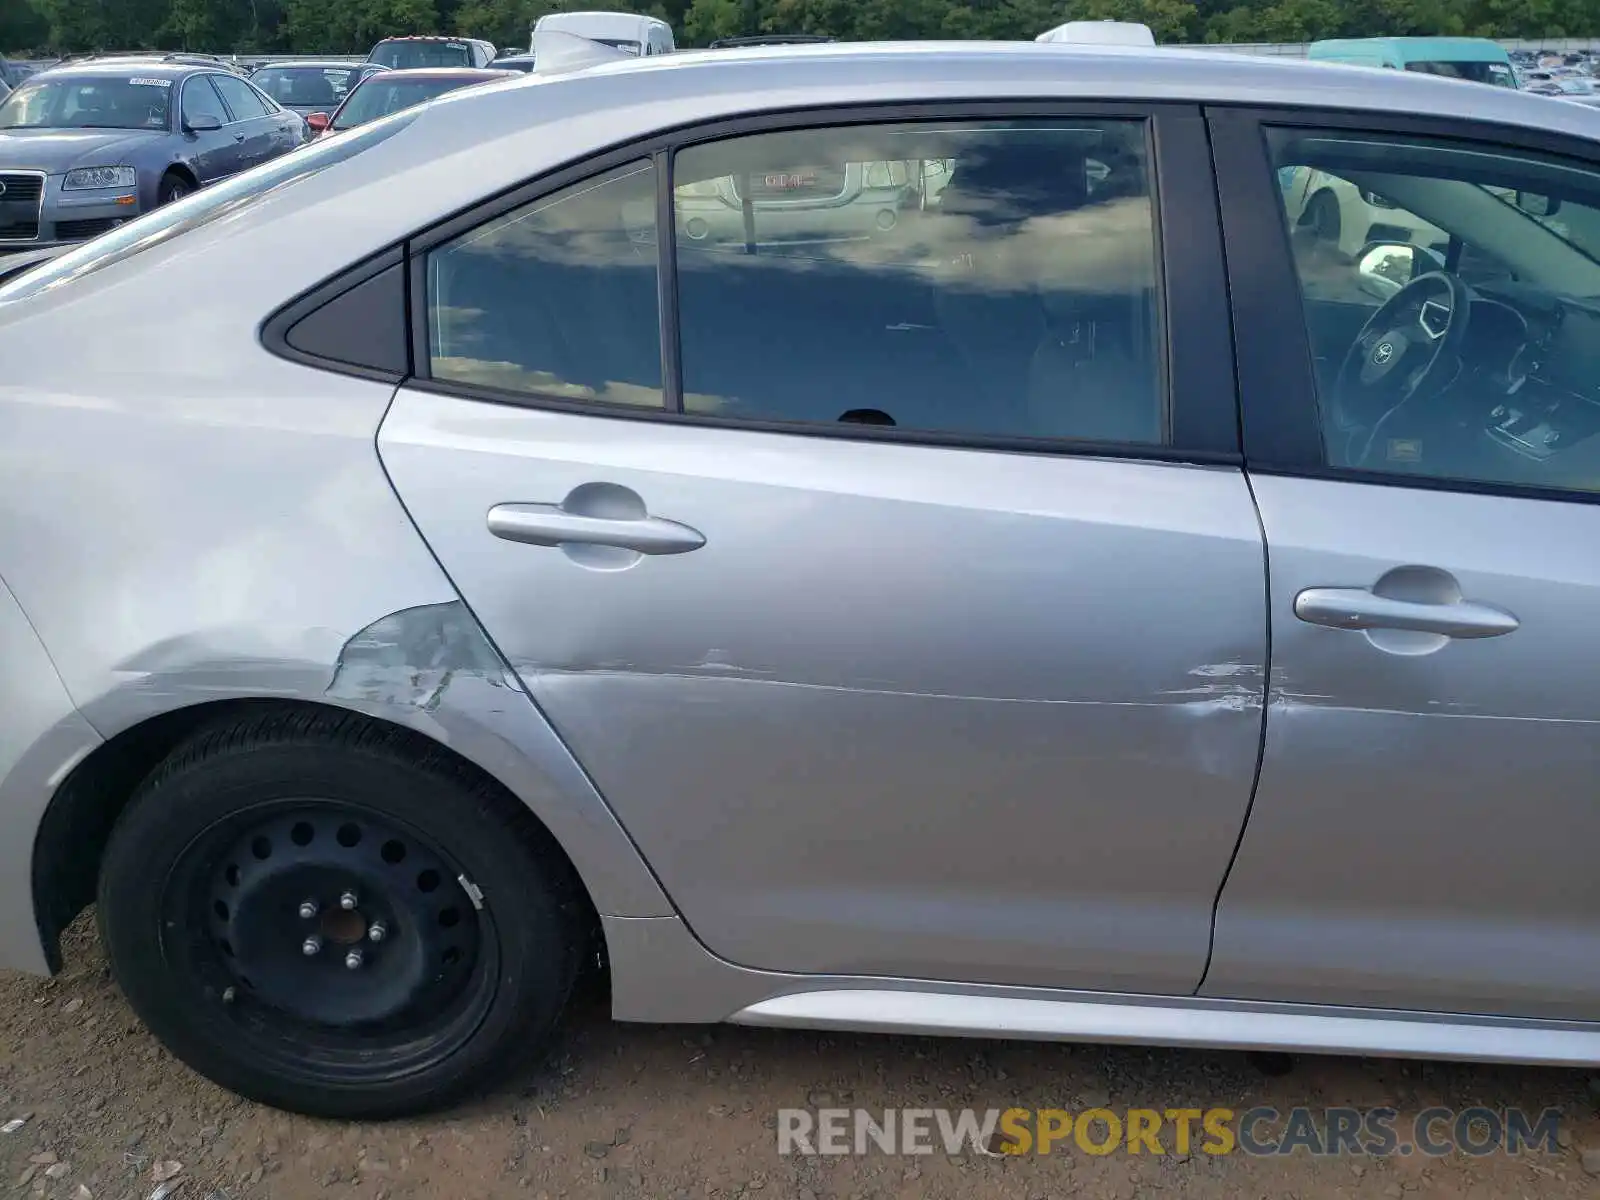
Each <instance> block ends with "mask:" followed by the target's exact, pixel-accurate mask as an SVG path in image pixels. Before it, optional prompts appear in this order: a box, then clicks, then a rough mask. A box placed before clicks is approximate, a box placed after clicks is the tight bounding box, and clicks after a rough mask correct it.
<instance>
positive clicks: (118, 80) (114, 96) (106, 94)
mask: <svg viewBox="0 0 1600 1200" xmlns="http://www.w3.org/2000/svg"><path fill="white" fill-rule="evenodd" d="M171 95H172V81H171V80H170V79H162V78H158V77H156V76H146V75H141V74H140V73H139V71H138V68H136V67H135V68H132V69H130V71H129V73H128V74H127V75H115V76H112V75H96V76H94V77H92V78H79V79H59V78H58V79H48V78H42V79H35V80H29V81H28V82H27V83H25V84H23V85H22V86H21V87H19V88H17V90H16V91H14V92H12V93H11V95H10V96H9V97H8V98H7V99H6V101H5V103H4V104H0V129H166V128H168V125H169V122H170V120H171V115H170V105H171Z"/></svg>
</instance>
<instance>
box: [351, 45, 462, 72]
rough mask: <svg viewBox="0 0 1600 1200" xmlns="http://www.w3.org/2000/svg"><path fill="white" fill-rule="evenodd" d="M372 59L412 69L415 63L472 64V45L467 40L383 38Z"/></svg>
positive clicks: (372, 54) (422, 65)
mask: <svg viewBox="0 0 1600 1200" xmlns="http://www.w3.org/2000/svg"><path fill="white" fill-rule="evenodd" d="M367 58H368V61H370V62H375V63H382V64H383V65H384V66H386V67H394V68H396V69H399V70H408V69H411V68H414V67H470V66H474V65H476V64H474V63H473V61H472V47H471V46H469V45H468V44H467V43H466V42H455V41H451V42H421V41H416V42H413V41H394V42H379V43H378V44H377V45H376V46H374V47H373V48H372V53H371V54H370V55H368V56H367Z"/></svg>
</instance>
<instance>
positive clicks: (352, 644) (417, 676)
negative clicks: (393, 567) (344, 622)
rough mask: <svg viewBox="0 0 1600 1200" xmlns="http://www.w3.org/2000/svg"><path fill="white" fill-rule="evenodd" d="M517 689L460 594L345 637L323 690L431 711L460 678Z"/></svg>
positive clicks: (364, 700)
mask: <svg viewBox="0 0 1600 1200" xmlns="http://www.w3.org/2000/svg"><path fill="white" fill-rule="evenodd" d="M469 678H470V679H476V680H481V681H482V682H484V683H487V684H489V685H490V686H492V687H499V688H513V689H518V690H520V685H519V684H518V683H517V681H516V678H515V676H513V675H512V674H511V672H510V671H508V670H507V669H506V667H505V665H504V664H503V663H502V662H501V660H500V656H499V655H498V654H496V653H495V650H494V647H492V646H491V645H489V642H488V639H486V638H485V637H484V636H483V632H482V631H481V630H480V629H479V628H478V623H477V621H475V620H474V619H473V617H472V614H471V613H470V612H469V611H468V610H467V606H466V605H465V604H464V603H462V602H461V601H460V600H452V601H449V602H447V603H443V604H424V605H419V606H418V607H416V608H405V609H401V610H400V611H399V612H394V613H390V614H389V615H388V616H385V617H380V618H379V619H378V620H376V621H374V622H373V623H372V624H370V625H368V626H367V627H366V628H365V629H362V630H361V631H360V632H358V633H357V634H355V636H354V637H352V638H350V640H349V641H347V642H345V644H344V648H343V649H342V650H340V652H339V659H338V662H337V664H336V665H335V667H334V672H333V679H332V680H331V681H330V682H329V684H328V687H327V693H326V694H327V695H328V696H329V697H332V698H334V699H339V700H348V701H354V702H360V703H363V704H383V705H401V706H410V707H413V708H418V709H421V710H423V711H425V712H433V711H434V710H435V709H437V708H438V707H439V704H440V702H441V701H442V700H443V699H444V696H445V693H446V692H447V691H448V690H449V689H450V687H451V686H452V685H453V684H455V683H458V682H459V681H461V680H463V679H469Z"/></svg>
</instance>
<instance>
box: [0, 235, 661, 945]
mask: <svg viewBox="0 0 1600 1200" xmlns="http://www.w3.org/2000/svg"><path fill="white" fill-rule="evenodd" d="M202 232H204V231H202ZM192 236H199V235H192ZM187 240H189V239H185V241H187ZM201 240H202V241H204V240H205V239H204V237H201ZM210 248H211V249H219V248H220V249H223V250H226V249H228V248H229V247H228V246H227V244H226V241H225V240H224V243H223V244H222V245H221V246H220V247H219V246H212V247H210ZM189 257H190V256H180V261H179V263H178V264H177V265H178V268H179V269H177V270H173V269H172V263H170V262H169V263H167V264H166V266H167V269H168V270H169V271H171V274H169V276H168V278H169V279H170V280H171V281H172V283H173V285H174V286H175V288H176V290H177V292H178V294H180V295H182V294H184V291H185V288H184V281H185V272H184V270H183V269H182V268H184V267H185V266H186V265H187V267H188V268H190V269H195V268H197V266H198V264H197V263H195V262H188V263H187V264H185V262H184V261H182V260H183V259H185V258H189ZM227 258H228V256H227V254H226V253H222V254H219V255H218V256H217V257H215V258H214V259H213V260H212V261H211V262H210V263H209V264H208V269H207V270H206V272H205V274H206V276H207V277H209V278H233V279H239V278H246V277H248V276H249V274H250V270H249V269H247V265H246V264H245V263H244V262H243V261H239V262H232V263H230V262H229V261H227ZM106 275H107V276H108V277H112V276H114V277H112V278H109V280H108V281H102V280H101V278H100V277H99V276H91V277H87V278H85V279H83V280H80V281H78V282H77V283H75V284H74V287H73V288H72V289H69V291H70V293H71V301H70V302H69V303H61V302H59V301H58V302H55V303H51V304H45V305H41V306H40V309H41V313H40V314H39V315H37V316H34V315H25V316H23V317H21V318H19V319H15V320H12V321H10V322H9V323H0V358H3V360H4V361H5V362H6V364H7V371H6V373H5V377H4V378H3V379H0V428H3V429H4V430H5V436H4V437H3V438H0V511H3V512H4V513H5V514H6V520H5V521H4V522H3V523H0V578H4V579H5V580H6V582H7V583H8V584H9V586H10V589H11V592H12V593H14V595H15V598H16V603H18V604H20V606H21V609H22V610H23V611H25V613H26V614H27V616H28V617H29V618H31V623H32V627H33V628H35V629H36V630H37V632H38V637H39V640H40V641H42V643H43V645H44V647H46V648H47V649H48V652H49V656H50V660H53V663H54V670H53V671H51V672H46V671H45V670H44V669H43V667H41V666H40V664H39V663H38V662H37V661H36V660H37V659H38V658H39V657H40V654H34V655H33V656H32V657H31V658H30V657H29V656H26V655H24V656H23V657H22V658H21V659H20V660H19V659H18V657H17V656H16V655H15V654H13V653H8V654H6V655H5V656H4V657H3V658H0V684H3V686H4V688H5V698H6V700H7V701H8V703H7V704H6V710H7V716H8V718H14V717H15V715H16V713H17V712H18V710H17V708H16V707H15V706H16V705H17V704H18V703H21V704H22V709H21V712H22V714H23V716H24V718H25V719H24V720H23V722H22V723H21V724H20V725H19V724H18V722H17V721H16V720H15V719H12V720H9V721H8V727H7V731H6V735H5V739H4V740H3V741H0V747H3V754H0V759H3V760H4V761H0V770H3V769H4V768H5V767H6V766H8V765H14V764H15V763H16V762H17V761H19V760H21V759H22V758H25V757H27V756H29V755H30V754H33V753H37V752H38V747H39V746H41V745H44V744H45V743H46V742H47V741H48V740H49V738H50V736H51V731H52V729H53V728H54V727H55V725H56V724H58V723H60V722H62V721H65V722H67V723H68V724H71V723H72V722H73V721H74V720H75V719H76V720H80V722H81V723H80V727H79V729H78V733H79V737H78V738H77V739H76V741H75V740H74V739H73V738H70V737H69V738H67V739H65V741H64V742H62V743H60V744H59V745H56V746H55V749H54V750H52V751H50V753H51V754H53V755H54V757H55V758H56V759H58V760H59V761H55V762H53V763H51V762H46V763H43V764H38V763H35V764H34V766H33V768H32V771H33V774H34V775H39V774H40V773H41V772H42V774H43V776H44V777H52V776H57V775H59V774H61V773H64V771H65V769H66V768H67V767H69V766H70V765H71V759H72V756H73V755H75V754H78V755H81V753H82V750H81V747H80V746H79V745H78V743H80V742H81V741H82V740H83V738H84V737H85V736H87V737H99V738H107V739H109V738H112V737H114V736H115V735H117V734H119V733H121V732H123V731H125V730H128V729H130V728H132V727H133V726H135V725H137V724H139V723H140V722H143V721H146V720H148V719H150V718H152V717H155V716H157V715H159V714H162V713H166V712H170V711H172V710H174V709H178V708H182V707H185V706H189V705H194V704H202V703H206V702H209V701H219V700H229V699H236V698H243V697H265V698H281V699H293V700H302V701H312V702H319V703H325V704H333V705H338V706H341V707H344V708H349V709H355V710H358V711H361V712H365V713H368V714H370V715H372V716H375V717H379V718H382V719H385V720H389V721H393V722H395V723H398V724H401V725H405V726H408V727H410V728H412V729H414V730H417V731H419V732H421V733H423V734H425V735H426V736H428V737H430V738H433V739H434V740H436V741H438V742H441V743H443V744H445V745H448V746H450V747H452V748H453V749H455V750H457V751H458V752H460V753H461V754H463V755H465V756H466V757H467V758H468V759H471V760H473V761H474V762H476V763H477V764H478V765H479V766H481V767H483V768H484V769H485V770H487V771H488V772H489V773H490V774H491V775H493V776H495V777H496V778H498V779H499V780H500V781H501V782H502V783H504V784H505V785H506V786H507V787H508V788H510V790H511V791H512V792H513V793H515V794H516V795H517V796H519V797H520V798H521V799H522V800H523V802H524V803H526V804H528V805H529V807H530V808H532V809H533V810H534V811H535V812H536V813H537V814H538V815H539V816H540V817H541V818H542V819H543V820H544V821H545V823H546V824H547V825H548V826H549V828H550V829H551V832H552V833H553V834H554V835H555V836H556V838H557V839H558V840H559V841H560V842H561V843H562V845H563V846H564V847H565V848H566V850H567V852H568V853H569V855H570V856H571V857H572V859H573V861H574V864H575V865H576V866H577V868H578V870H579V872H580V874H581V875H582V876H583V878H584V880H585V882H586V883H587V885H588V887H589V890H590V893H591V896H592V898H593V900H594V902H595V904H596V907H597V908H598V909H599V911H600V912H601V913H602V914H617V915H632V916H654V915H664V914H668V913H670V912H671V911H672V909H671V907H670V905H669V904H668V903H667V901H666V898H665V896H664V895H663V894H662V893H661V890H660V888H659V887H658V886H657V884H656V883H655V881H654V879H653V877H652V876H651V874H650V872H649V870H648V869H647V867H646V866H645V864H644V862H643V860H642V859H641V858H640V856H639V855H638V853H637V851H636V850H635V849H634V847H633V846H632V844H631V843H630V842H629V840H628V838H627V836H626V834H625V833H624V832H623V831H622V829H621V827H620V826H619V825H618V824H617V822H616V821H615V819H614V818H613V817H612V816H611V814H610V812H609V811H608V810H607V808H606V807H605V804H604V802H603V801H602V800H601V798H600V797H599V795H598V793H597V792H596V791H595V790H594V788H593V787H592V786H591V785H590V783H589V781H588V780H587V778H586V777H585V776H584V774H583V773H582V771H581V770H580V768H579V767H578V766H577V764H576V763H575V761H574V760H573V759H572V757H571V756H570V755H569V754H568V753H567V752H566V750H565V748H564V747H563V746H562V744H561V743H560V741H559V740H558V739H557V738H556V737H555V735H554V734H553V733H552V732H551V730H550V728H549V726H548V725H547V724H546V722H545V721H544V720H543V718H542V716H541V715H540V714H539V712H538V710H537V708H536V707H535V706H534V705H533V702H532V701H531V700H530V699H529V698H528V697H527V695H526V693H525V692H523V691H522V689H521V687H520V685H518V684H517V683H516V680H515V677H514V676H511V675H509V674H508V673H506V672H505V671H504V669H503V667H502V665H501V663H500V659H499V656H498V654H497V652H496V651H495V650H494V648H493V647H491V646H490V645H489V643H488V642H487V641H486V640H485V638H484V636H483V634H482V632H481V630H480V629H479V627H478V625H477V624H476V622H475V621H474V620H473V618H472V616H471V614H470V613H469V612H468V611H467V609H466V607H465V605H463V604H462V603H461V601H460V598H459V597H458V596H457V594H456V592H455V591H454V589H453V587H452V586H451V584H450V581H449V580H448V579H447V578H446V577H445V575H444V573H443V572H442V571H441V570H440V568H439V566H438V564H437V563H436V562H435V561H434V559H433V557H432V555H431V554H430V553H429V551H428V549H427V547H426V546H425V545H424V544H423V542H422V540H421V538H420V536H419V535H418V534H417V532H416V530H415V529H414V527H413V526H412V524H411V522H410V520H409V518H408V517H407V515H406V513H405V511H404V509H403V508H402V506H401V505H400V503H399V501H398V500H397V498H396V497H395V495H394V493H393V491H392V489H391V488H390V486H389V483H388V480H387V478H386V477H385V475H384V472H383V469H382V466H381V464H380V463H379V461H378V458H377V453H376V449H375V444H374V439H375V435H376V430H377V428H378V425H379V423H380V422H381V420H382V418H383V415H384V412H385V410H386V409H387V407H388V404H389V401H390V397H391V394H392V391H393V389H392V387H391V386H390V385H388V384H384V383H378V382H372V381H367V380H359V379H351V378H345V377H341V376H336V375H331V374H326V373H323V372H318V371H314V370H311V369H308V368H306V367H302V366H299V365H297V364H292V363H288V362H284V361H282V360H279V359H276V358H274V357H272V356H270V355H268V354H267V353H266V352H265V351H264V350H263V349H261V347H260V346H259V345H258V344H257V342H256V341H255V337H254V333H255V323H254V322H253V321H241V320H239V319H238V318H237V316H235V317H234V318H233V319H231V320H229V319H221V318H218V317H214V316H211V315H208V314H210V313H211V312H213V311H214V310H213V309H210V308H208V307H207V305H206V303H205V294H204V290H203V289H192V290H193V293H194V297H195V298H194V301H193V302H192V303H191V304H188V305H180V306H179V307H178V311H177V313H176V317H174V314H173V313H172V312H165V313H163V312H149V313H147V312H144V311H143V310H141V309H137V308H133V307H130V306H129V305H127V304H125V303H123V302H122V297H121V296H120V295H119V293H120V292H122V291H123V290H125V289H124V288H123V287H122V286H120V284H121V283H123V282H125V279H124V277H123V276H121V275H118V274H116V273H115V272H107V273H106ZM128 278H131V277H128ZM262 307H263V309H265V308H266V306H265V305H263V306H262ZM174 320H176V327H179V328H186V329H188V331H189V335H188V337H187V338H186V342H187V348H186V350H185V351H184V352H183V353H182V354H181V355H175V356H174V355H170V354H164V355H163V359H162V362H161V366H160V371H159V374H157V373H155V372H151V373H143V372H141V371H140V370H139V369H138V364H139V363H140V362H141V361H149V360H148V359H144V358H143V353H144V351H143V350H142V348H141V343H142V347H150V346H157V345H162V344H163V341H164V340H165V342H166V344H168V345H170V334H171V330H172V329H173V328H174V327H175V326H174V324H173V322H174ZM35 325H36V326H37V327H38V331H37V335H35V334H34V332H33V331H32V330H31V329H30V326H35ZM63 329H77V330H81V329H96V330H101V331H104V336H103V337H97V338H95V339H87V340H85V342H84V344H82V345H81V346H77V347H76V348H75V349H74V350H73V351H72V352H71V354H70V355H68V357H71V359H72V361H74V363H75V369H74V370H72V371H70V372H63V371H59V370H56V369H54V368H53V367H51V365H50V364H52V363H57V362H59V361H61V359H60V358H58V356H57V355H56V354H54V353H49V352H46V353H38V354H33V353H30V354H26V355H18V354H16V353H15V349H16V348H17V347H18V346H19V345H24V344H34V345H39V346H43V347H46V348H47V347H48V346H49V345H50V344H52V343H54V342H59V341H60V340H61V333H60V331H61V330H63ZM13 365H15V369H13ZM46 448H49V449H48V451H47V449H46ZM7 603H8V601H7V600H6V599H5V598H4V596H3V595H0V635H3V636H4V637H5V638H6V639H8V640H7V642H6V648H7V649H8V650H9V649H10V648H11V647H10V642H11V641H25V639H23V638H22V635H21V633H20V632H19V631H20V630H21V629H23V628H26V625H27V623H26V622H23V623H22V624H21V625H19V624H18V619H19V618H18V615H17V614H15V613H12V612H10V611H9V610H7V609H6V608H4V607H3V606H4V605H5V604H7ZM41 653H42V652H41ZM47 661H49V660H47ZM55 672H59V679H57V678H56V675H55ZM52 688H53V689H55V697H54V702H53V703H52V701H51V699H50V694H51V689H52ZM67 696H70V697H71V701H72V703H71V704H68V703H66V701H65V697H67ZM74 705H75V707H76V709H77V710H78V712H80V713H81V714H82V716H81V719H80V718H75V717H74V716H73V714H72V708H73V706H74ZM47 757H48V755H47ZM57 781H58V782H59V779H58V780H57ZM24 790H26V789H24ZM0 801H4V802H5V807H4V808H3V810H0V845H3V846H7V847H12V848H16V847H19V846H29V847H31V845H32V843H33V841H34V836H35V830H36V827H37V822H38V819H39V808H40V806H39V804H38V803H37V802H33V801H30V800H28V798H27V797H23V798H22V799H20V800H19V799H18V798H17V797H15V796H14V795H12V794H11V793H10V792H6V793H4V794H0ZM6 853H7V854H8V855H9V857H8V858H5V859H0V894H3V896H4V899H5V900H6V901H9V902H10V903H9V909H8V910H9V911H11V912H13V913H21V912H30V911H31V895H30V893H29V890H28V887H29V885H28V872H27V870H26V869H25V868H26V865H27V864H26V862H25V861H21V858H20V852H17V851H15V850H14V849H13V850H10V851H7V852H6ZM25 905H26V907H25ZM31 924H32V923H31V922H13V925H15V926H20V927H24V928H29V929H30V931H31ZM24 941H26V939H24ZM34 941H35V942H36V941H37V939H36V938H35V939H34ZM39 962H40V960H39V957H38V947H37V945H36V944H35V945H31V946H30V945H18V944H17V942H16V939H15V938H14V937H11V936H9V935H8V937H7V938H6V940H4V941H0V966H5V965H9V966H20V967H37V966H39Z"/></svg>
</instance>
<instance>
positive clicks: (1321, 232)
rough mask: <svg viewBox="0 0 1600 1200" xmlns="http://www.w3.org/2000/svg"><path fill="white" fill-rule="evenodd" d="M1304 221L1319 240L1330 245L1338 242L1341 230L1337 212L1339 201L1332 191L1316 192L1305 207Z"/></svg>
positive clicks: (1340, 221) (1335, 244)
mask: <svg viewBox="0 0 1600 1200" xmlns="http://www.w3.org/2000/svg"><path fill="white" fill-rule="evenodd" d="M1305 223H1306V224H1307V225H1308V226H1309V227H1310V228H1311V232H1312V233H1313V235H1315V237H1316V239H1317V240H1318V241H1319V242H1326V243H1327V244H1328V245H1330V246H1337V245H1338V244H1339V237H1340V235H1341V234H1342V232H1343V229H1342V219H1341V217H1340V214H1339V201H1338V200H1337V199H1336V198H1335V197H1334V195H1333V193H1332V192H1318V193H1317V194H1316V195H1315V196H1313V197H1312V198H1311V203H1310V205H1309V206H1308V207H1307V208H1306V216H1305Z"/></svg>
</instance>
